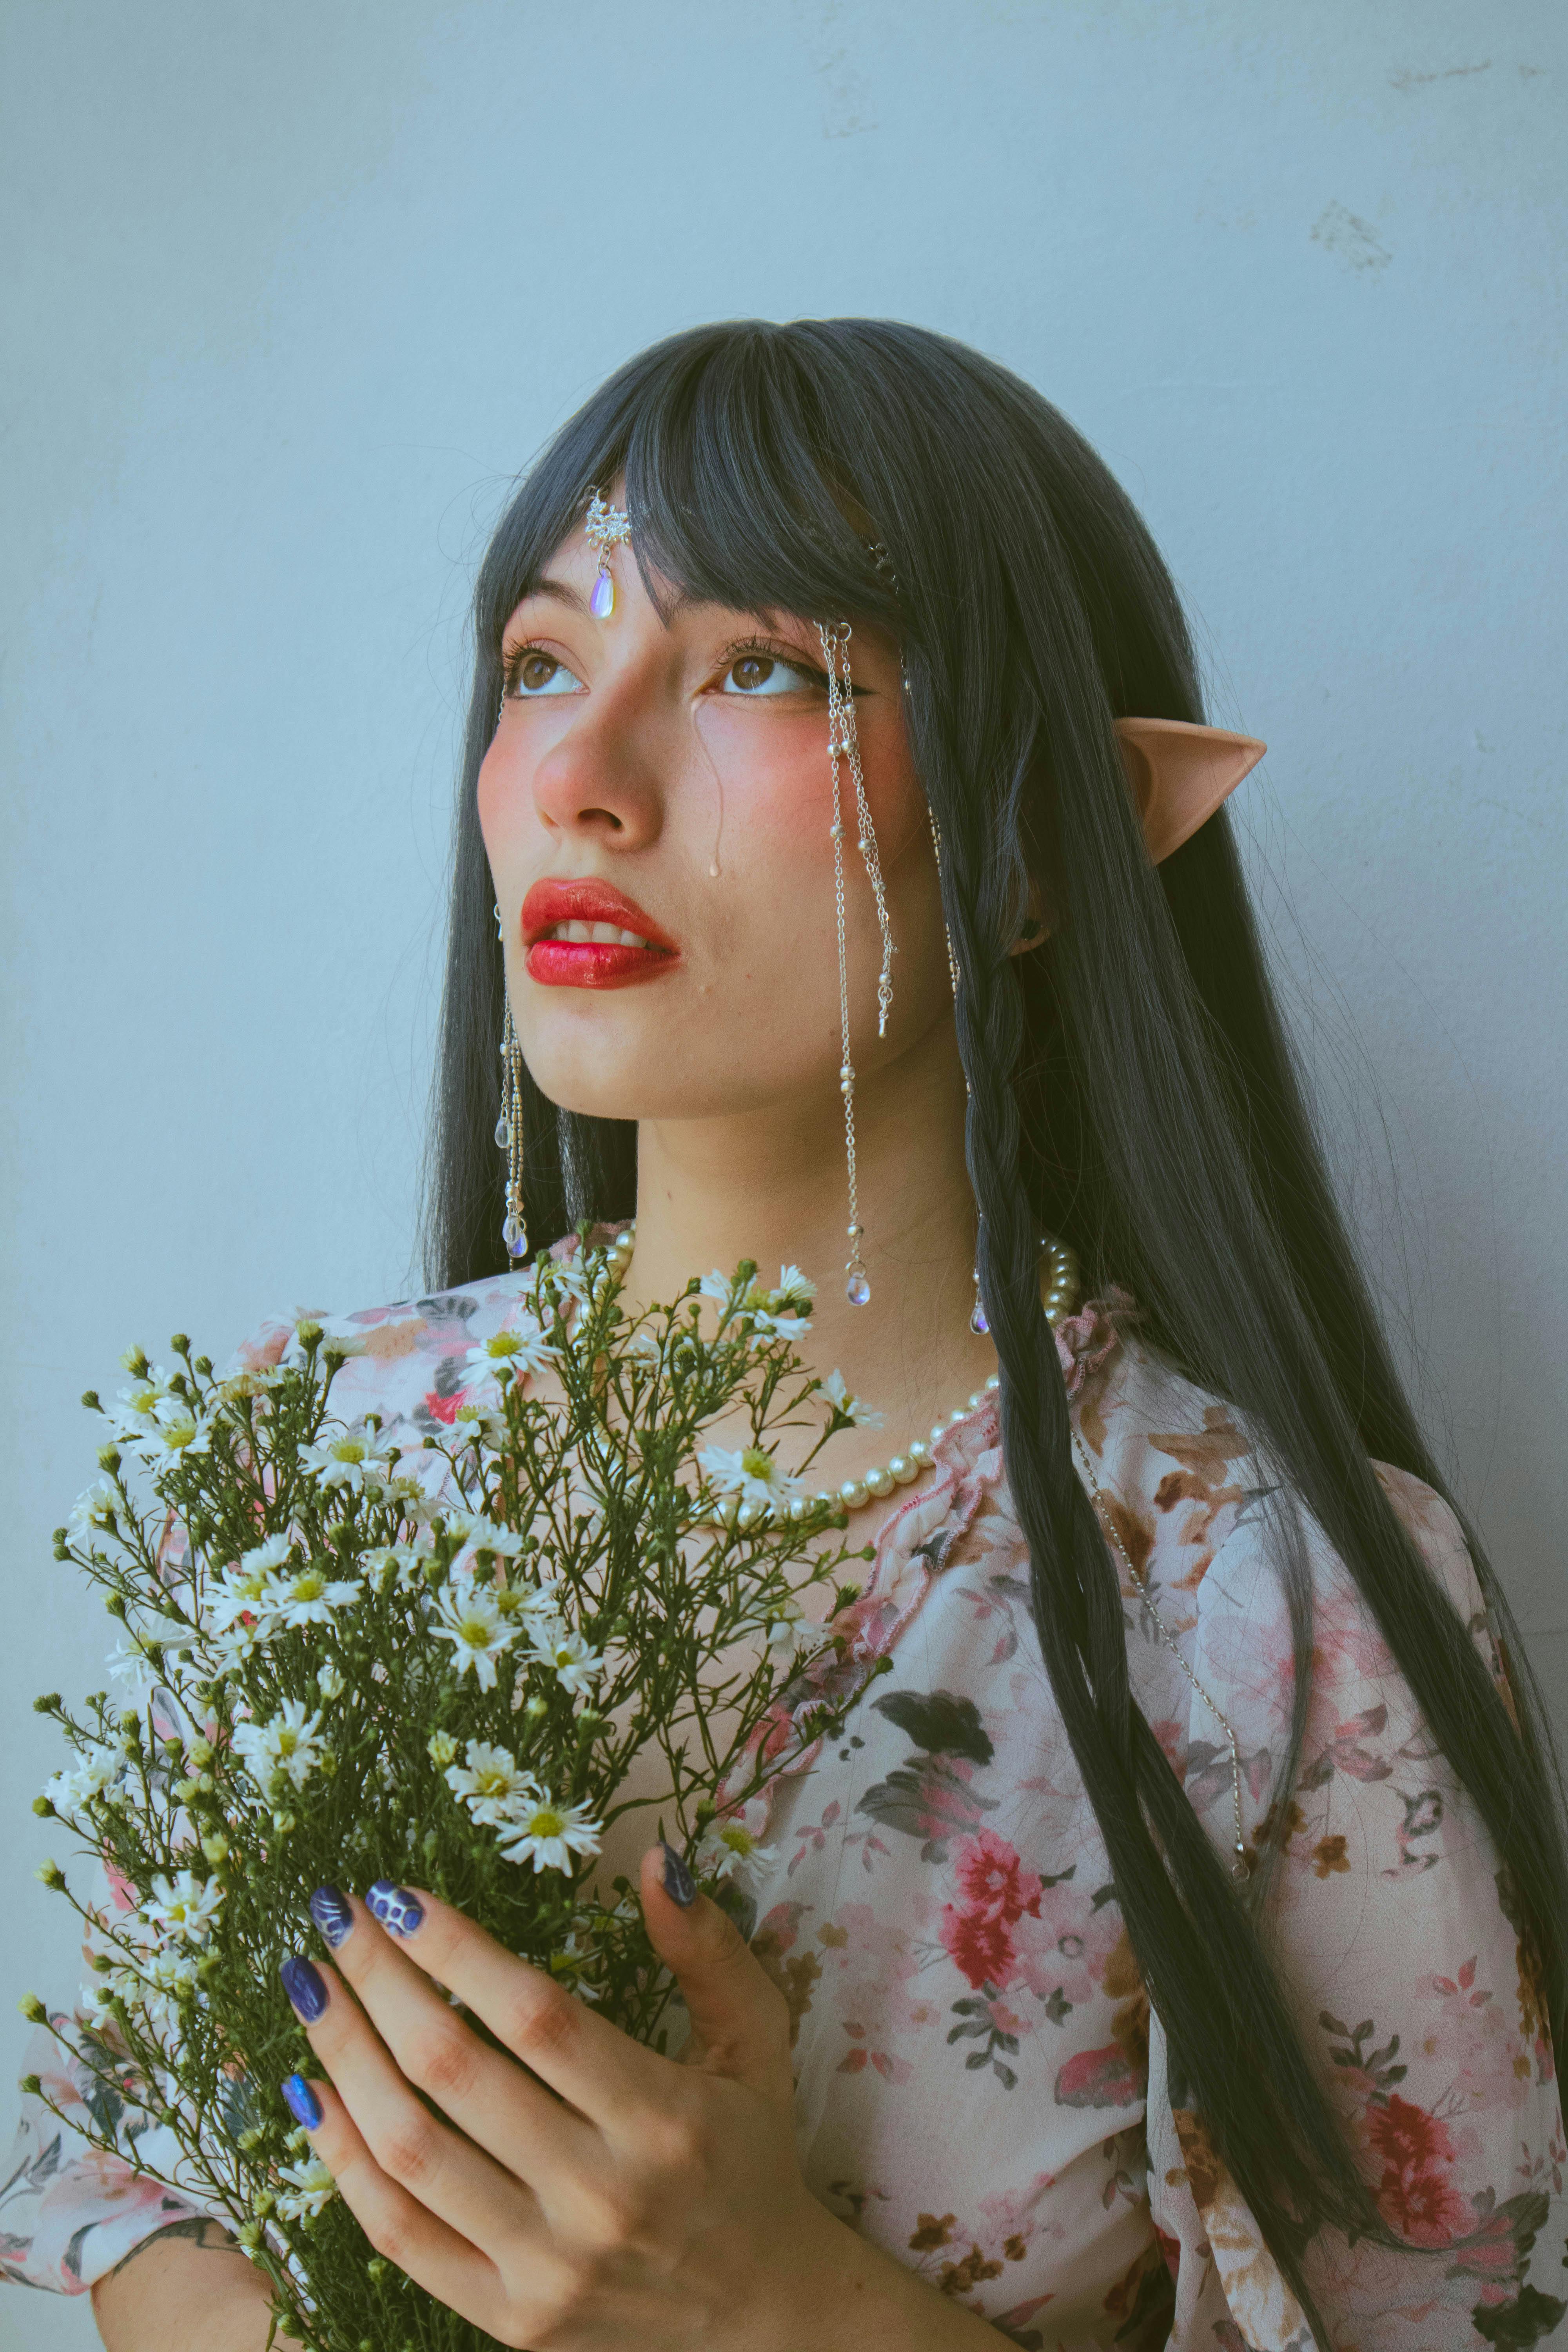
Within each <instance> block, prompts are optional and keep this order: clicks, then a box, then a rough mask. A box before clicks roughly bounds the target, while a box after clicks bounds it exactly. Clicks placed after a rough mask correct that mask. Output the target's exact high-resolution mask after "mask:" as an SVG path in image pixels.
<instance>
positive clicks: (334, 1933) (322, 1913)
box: [310, 1886, 354, 1952]
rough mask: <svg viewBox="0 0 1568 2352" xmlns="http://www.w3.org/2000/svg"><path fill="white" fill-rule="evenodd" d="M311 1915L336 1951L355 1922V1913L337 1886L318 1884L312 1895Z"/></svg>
mask: <svg viewBox="0 0 1568 2352" xmlns="http://www.w3.org/2000/svg"><path fill="white" fill-rule="evenodd" d="M310 1916H311V1918H312V1919H313V1920H314V1921H315V1923H316V1925H317V1927H319V1928H320V1929H321V1934H322V1936H323V1937H325V1938H326V1941H327V1942H328V1943H329V1944H330V1945H331V1948H332V1950H333V1951H334V1952H335V1951H336V1950H337V1948H338V1946H339V1945H340V1944H341V1943H342V1940H343V1938H344V1937H345V1936H346V1935H348V1933H349V1931H350V1930H351V1928H352V1927H353V1923H354V1915H353V1912H352V1911H351V1910H350V1909H349V1906H348V1905H347V1904H346V1903H345V1902H344V1901H343V1898H342V1895H340V1894H339V1893H338V1890H337V1888H336V1887H335V1886H318V1887H317V1889H316V1891H315V1893H314V1894H313V1895H311V1897H310Z"/></svg>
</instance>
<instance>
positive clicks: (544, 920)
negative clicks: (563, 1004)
mask: <svg viewBox="0 0 1568 2352" xmlns="http://www.w3.org/2000/svg"><path fill="white" fill-rule="evenodd" d="M522 937H523V942H524V945H525V946H526V947H527V950H528V959H527V961H528V976H529V978H530V979H531V980H536V981H538V982H539V983H540V985H541V986H542V987H544V988H630V987H633V986H635V985H636V983H637V982H638V981H643V980H656V979H657V978H658V975H659V973H660V972H661V971H672V970H673V969H674V967H675V965H676V964H677V963H678V962H679V961H680V950H679V948H678V947H677V946H676V944H675V941H674V940H672V939H671V938H670V936H669V934H668V931H666V930H664V929H661V928H660V926H659V925H658V923H656V922H655V921H654V919H653V918H652V916H651V915H645V914H644V912H643V910H642V908H640V907H639V906H638V905H637V900H636V899H635V898H627V897H626V893H625V891H623V890H616V889H612V888H611V887H610V885H609V883H607V882H591V881H583V882H536V883H535V884H534V886H533V887H532V889H531V891H530V892H529V894H528V896H527V898H525V899H524V900H523V902H522Z"/></svg>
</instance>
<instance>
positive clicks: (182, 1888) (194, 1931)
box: [142, 1870, 223, 1944]
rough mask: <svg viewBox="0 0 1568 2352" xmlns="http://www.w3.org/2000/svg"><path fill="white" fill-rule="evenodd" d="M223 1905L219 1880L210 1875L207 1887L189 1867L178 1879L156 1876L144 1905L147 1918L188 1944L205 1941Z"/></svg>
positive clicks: (143, 1909) (143, 1911) (143, 1908)
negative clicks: (195, 1876) (196, 1877)
mask: <svg viewBox="0 0 1568 2352" xmlns="http://www.w3.org/2000/svg"><path fill="white" fill-rule="evenodd" d="M222 1908H223V1888H222V1886H221V1885H219V1883H218V1881H217V1880H216V1878H209V1879H208V1880H207V1882H206V1884H205V1886H204V1885H202V1884H201V1882H200V1881H199V1880H197V1879H195V1878H193V1877H192V1875H191V1874H190V1872H189V1871H188V1870H182V1871H180V1872H179V1873H178V1874H176V1875H175V1876H174V1878H155V1879H154V1880H153V1885H152V1890H151V1892H150V1893H149V1895H147V1898H146V1900H145V1901H144V1902H143V1904H142V1915H143V1916H144V1917H145V1918H147V1919H148V1920H149V1921H150V1922H152V1923H153V1925H154V1926H156V1927H158V1928H160V1929H162V1930H163V1933H164V1934H166V1935H171V1936H174V1937H178V1939H179V1940H180V1942H182V1943H184V1944H205V1942H206V1940H207V1938H208V1937H209V1936H210V1935H211V1934H212V1928H213V1922H214V1920H215V1919H216V1917H217V1915H218V1913H219V1911H220V1910H221V1909H222Z"/></svg>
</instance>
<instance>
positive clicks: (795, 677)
mask: <svg viewBox="0 0 1568 2352" xmlns="http://www.w3.org/2000/svg"><path fill="white" fill-rule="evenodd" d="M816 685H817V680H816V677H814V676H813V674H812V672H811V671H810V670H808V669H806V668H805V667H803V666H800V665H797V664H796V663H795V662H787V661H784V660H783V659H782V658H781V657H780V656H779V655H777V654H737V655H736V656H735V658H734V660H733V661H732V662H731V664H730V666H729V667H728V669H726V671H725V672H724V683H723V688H722V691H723V692H724V693H725V694H750V695H753V696H762V695H768V694H799V693H800V692H801V691H802V689H803V688H804V689H805V692H807V693H808V694H809V693H811V692H813V691H814V690H815V689H816Z"/></svg>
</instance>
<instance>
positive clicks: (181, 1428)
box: [147, 1396, 207, 1454]
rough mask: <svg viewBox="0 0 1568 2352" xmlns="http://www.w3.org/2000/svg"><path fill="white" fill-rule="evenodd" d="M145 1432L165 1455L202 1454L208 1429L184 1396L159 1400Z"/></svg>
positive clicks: (205, 1447)
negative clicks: (151, 1424)
mask: <svg viewBox="0 0 1568 2352" xmlns="http://www.w3.org/2000/svg"><path fill="white" fill-rule="evenodd" d="M147 1434H148V1436H149V1437H150V1438H152V1439H153V1441H154V1442H155V1444H159V1445H161V1446H162V1447H163V1451H164V1452H165V1453H166V1454H205V1452H206V1450H207V1431H206V1428H205V1425H204V1424H203V1423H201V1422H200V1421H198V1419H197V1417H196V1414H195V1410H194V1408H193V1407H192V1406H190V1405H188V1404H187V1403H186V1402H185V1401H184V1398H183V1397H177V1396H166V1397H164V1398H163V1399H162V1400H161V1402H160V1403H159V1406H158V1410H157V1413H156V1415H155V1416H154V1420H153V1427H152V1428H151V1429H150V1430H149V1431H148V1432H147Z"/></svg>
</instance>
